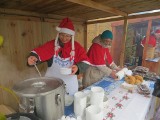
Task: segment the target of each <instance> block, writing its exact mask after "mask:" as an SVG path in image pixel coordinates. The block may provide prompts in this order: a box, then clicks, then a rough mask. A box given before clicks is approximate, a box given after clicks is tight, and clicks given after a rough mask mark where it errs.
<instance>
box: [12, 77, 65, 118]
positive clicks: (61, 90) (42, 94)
mask: <svg viewBox="0 0 160 120" xmlns="http://www.w3.org/2000/svg"><path fill="white" fill-rule="evenodd" d="M13 90H14V91H15V92H16V93H17V94H18V95H19V96H20V98H21V103H20V108H22V109H24V110H26V112H30V110H34V109H35V110H36V113H37V116H38V117H39V118H41V119H42V120H57V119H59V118H60V117H61V116H62V115H63V114H64V100H65V99H64V97H65V86H64V82H63V81H62V80H61V79H58V78H48V77H40V78H32V79H27V80H24V81H21V82H20V83H18V84H16V85H15V86H14V87H13Z"/></svg>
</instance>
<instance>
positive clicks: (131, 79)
mask: <svg viewBox="0 0 160 120" xmlns="http://www.w3.org/2000/svg"><path fill="white" fill-rule="evenodd" d="M125 81H126V82H127V83H128V84H132V85H139V84H141V83H142V82H143V77H142V76H140V75H131V76H126V77H125Z"/></svg>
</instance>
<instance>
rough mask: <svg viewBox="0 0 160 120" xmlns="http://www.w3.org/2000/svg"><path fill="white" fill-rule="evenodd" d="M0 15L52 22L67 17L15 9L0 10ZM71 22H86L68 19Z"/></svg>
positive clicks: (78, 19) (73, 18)
mask: <svg viewBox="0 0 160 120" xmlns="http://www.w3.org/2000/svg"><path fill="white" fill-rule="evenodd" d="M0 15H1V16H3V15H4V16H19V17H20V16H21V17H35V18H40V19H54V20H57V21H59V20H61V19H63V18H64V17H67V16H61V15H54V14H40V13H36V12H28V11H22V10H16V9H3V8H0ZM70 19H71V20H73V21H75V22H83V23H84V22H85V21H86V20H84V19H80V18H75V17H70Z"/></svg>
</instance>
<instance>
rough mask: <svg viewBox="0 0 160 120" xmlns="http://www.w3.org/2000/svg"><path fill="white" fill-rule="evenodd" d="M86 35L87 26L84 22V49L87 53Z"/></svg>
mask: <svg viewBox="0 0 160 120" xmlns="http://www.w3.org/2000/svg"><path fill="white" fill-rule="evenodd" d="M87 33H88V28H87V24H86V22H85V24H84V49H85V50H86V51H87V48H88V44H87V43H88V42H87V41H88V40H87V38H88V37H87Z"/></svg>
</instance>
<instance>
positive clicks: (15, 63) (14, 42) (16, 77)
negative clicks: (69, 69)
mask: <svg viewBox="0 0 160 120" xmlns="http://www.w3.org/2000/svg"><path fill="white" fill-rule="evenodd" d="M74 24H75V30H76V36H75V39H76V40H77V41H78V42H80V44H81V45H82V46H84V24H83V23H80V22H79V23H77V22H76V23H74ZM57 25H59V21H58V20H53V19H52V20H48V21H46V22H41V20H40V19H39V18H36V19H35V20H33V21H32V20H28V19H24V20H21V19H19V17H18V16H17V17H14V19H10V18H3V17H0V35H2V36H3V37H4V44H3V46H2V47H0V71H1V72H0V86H3V87H7V88H10V89H11V88H12V87H13V85H14V84H15V83H17V82H19V81H22V80H25V79H28V78H32V77H37V76H38V73H37V72H36V70H35V68H34V67H32V68H30V67H27V65H26V62H27V56H28V54H29V52H30V51H31V50H32V49H33V48H34V47H37V46H39V45H41V44H43V43H44V42H46V41H49V40H51V39H54V37H55V36H56V33H57V32H56V30H55V27H56V26H57ZM38 67H39V69H40V71H41V72H42V74H43V73H44V71H45V70H46V64H41V65H38ZM43 75H44V74H43ZM0 96H1V97H0V104H5V105H9V106H11V107H12V108H14V109H15V110H17V109H18V107H17V104H16V101H15V99H14V98H13V96H12V95H10V94H9V93H8V92H6V91H4V90H2V89H0Z"/></svg>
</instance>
